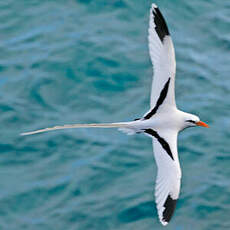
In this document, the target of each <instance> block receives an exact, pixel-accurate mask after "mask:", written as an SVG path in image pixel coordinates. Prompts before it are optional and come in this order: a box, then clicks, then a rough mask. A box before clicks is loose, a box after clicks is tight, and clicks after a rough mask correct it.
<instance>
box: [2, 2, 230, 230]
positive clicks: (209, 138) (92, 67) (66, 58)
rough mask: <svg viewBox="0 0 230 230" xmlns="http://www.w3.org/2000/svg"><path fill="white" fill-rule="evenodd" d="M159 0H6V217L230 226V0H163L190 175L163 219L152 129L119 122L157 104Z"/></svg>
mask: <svg viewBox="0 0 230 230" xmlns="http://www.w3.org/2000/svg"><path fill="white" fill-rule="evenodd" d="M151 3H152V1H149V0H146V1H140V0H110V1H108V0H66V1H61V0H47V1H39V0H20V1H16V0H5V1H1V2H0V128H1V140H0V229H1V230H2V229H3V230H24V229H29V230H38V229H39V230H40V229H42V230H53V229H55V230H64V229H68V230H69V229H70V230H86V229H87V230H134V229H135V230H150V229H157V230H158V229H159V230H160V229H169V230H225V229H226V230H229V229H230V218H229V214H230V155H229V148H230V141H229V140H230V131H229V130H230V120H229V117H230V114H229V109H230V96H229V95H230V77H229V76H230V54H229V52H230V1H228V0H209V1H204V0H203V1H202V0H193V1H181V0H175V1H170V0H158V1H157V0H156V1H155V3H156V4H158V6H159V7H160V9H161V11H162V13H163V14H164V16H165V18H166V20H167V22H168V26H169V29H170V32H171V35H172V38H173V41H174V45H175V51H176V58H177V79H176V98H177V105H178V107H179V108H180V109H182V110H184V111H187V112H192V113H194V114H197V115H199V116H200V118H201V120H203V121H205V122H207V123H208V124H209V125H210V127H211V128H210V129H203V128H192V129H187V130H185V131H184V132H182V133H181V134H180V137H179V146H178V148H179V153H180V161H181V167H182V172H183V174H182V187H181V195H180V199H179V201H178V205H177V209H176V212H175V215H174V217H173V219H172V221H171V222H170V223H169V225H168V226H167V227H163V226H161V224H160V223H159V221H158V218H157V212H156V208H155V203H154V183H155V176H156V165H155V162H154V158H153V153H152V144H151V139H150V138H147V137H146V136H144V135H135V136H126V135H125V134H123V133H120V132H118V131H117V130H114V129H111V130H108V129H107V130H103V129H78V130H76V129H75V130H74V129H73V130H60V131H55V132H49V133H44V134H39V135H33V136H25V137H22V136H19V134H20V133H21V132H25V131H31V130H34V129H40V128H45V127H50V126H54V125H63V124H71V123H92V122H116V121H128V120H133V119H135V118H138V117H140V116H142V115H143V114H144V113H145V112H146V111H147V110H148V109H149V99H150V98H149V95H150V84H151V79H152V66H151V63H150V59H149V55H148V46H147V30H148V19H149V8H150V5H151Z"/></svg>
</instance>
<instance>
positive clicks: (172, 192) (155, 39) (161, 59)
mask: <svg viewBox="0 0 230 230" xmlns="http://www.w3.org/2000/svg"><path fill="white" fill-rule="evenodd" d="M148 40H149V53H150V58H151V61H152V63H153V67H154V78H153V82H152V91H151V100H150V110H149V111H148V112H147V113H145V114H144V115H143V117H142V118H140V119H136V120H134V121H130V122H118V123H104V124H74V125H65V126H56V127H53V128H46V129H41V130H37V131H32V132H27V133H23V134H22V135H30V134H35V133H41V132H46V131H51V130H57V129H68V128H92V127H96V128H118V129H119V130H121V131H123V132H125V133H127V134H129V135H132V134H136V133H144V134H146V135H147V136H150V137H151V138H152V139H153V149H154V156H155V160H156V164H157V168H158V172H157V178H156V189H155V196H156V203H157V210H158V216H159V219H160V221H161V223H162V224H163V225H167V224H168V222H169V221H170V219H171V217H172V215H173V212H174V210H175V207H176V201H177V199H178V197H179V192H180V183H181V169H180V163H179V159H178V152H177V136H178V133H179V132H180V131H182V130H184V129H185V128H188V127H193V126H204V127H208V125H206V124H205V123H204V122H201V121H200V119H199V118H198V117H197V116H195V115H193V114H189V113H185V112H182V111H180V110H178V109H177V106H176V102H175V89H174V88H175V72H176V61H175V53H174V47H173V43H172V39H171V36H170V34H169V30H168V27H167V24H166V22H165V20H164V18H163V16H162V14H161V12H160V10H159V9H158V7H157V6H156V5H155V4H152V7H151V9H150V20H149V36H148Z"/></svg>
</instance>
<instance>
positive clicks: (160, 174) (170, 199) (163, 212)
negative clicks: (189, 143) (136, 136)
mask: <svg viewBox="0 0 230 230" xmlns="http://www.w3.org/2000/svg"><path fill="white" fill-rule="evenodd" d="M145 133H146V134H148V135H149V136H151V137H152V138H153V149H154V156H155V160H156V164H157V168H158V171H157V178H156V187H155V197H156V204H157V211H158V216H159V219H160V221H161V223H162V224H163V225H167V224H168V222H169V221H170V219H171V217H172V215H173V212H174V210H175V207H176V202H177V199H178V197H179V193H180V180H181V169H180V163H179V159H178V153H177V133H176V132H170V133H164V132H163V133H162V132H157V131H155V130H152V129H147V130H145Z"/></svg>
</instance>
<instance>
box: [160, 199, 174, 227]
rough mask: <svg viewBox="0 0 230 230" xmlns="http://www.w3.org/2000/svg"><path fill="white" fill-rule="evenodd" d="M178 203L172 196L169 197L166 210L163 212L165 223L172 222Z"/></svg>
mask: <svg viewBox="0 0 230 230" xmlns="http://www.w3.org/2000/svg"><path fill="white" fill-rule="evenodd" d="M176 202H177V200H173V199H172V198H171V196H170V195H168V197H167V199H166V201H165V203H164V207H165V210H164V212H163V221H165V222H167V223H168V222H169V221H170V220H171V218H172V215H173V213H174V210H175V208H176Z"/></svg>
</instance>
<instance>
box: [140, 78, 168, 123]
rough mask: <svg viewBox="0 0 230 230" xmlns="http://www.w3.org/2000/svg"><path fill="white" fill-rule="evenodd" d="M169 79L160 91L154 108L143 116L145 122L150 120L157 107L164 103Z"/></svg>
mask: <svg viewBox="0 0 230 230" xmlns="http://www.w3.org/2000/svg"><path fill="white" fill-rule="evenodd" d="M170 79H171V78H169V79H168V81H167V82H166V83H165V85H164V88H163V89H162V90H161V93H160V96H159V98H158V100H157V103H156V105H155V107H154V108H153V109H152V110H151V111H150V112H149V113H148V114H147V115H145V116H144V119H145V120H146V119H149V118H151V117H152V116H153V115H154V114H155V113H156V112H157V110H158V108H159V106H160V105H161V104H162V103H163V102H164V100H165V98H166V96H167V94H168V89H169V83H170Z"/></svg>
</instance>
